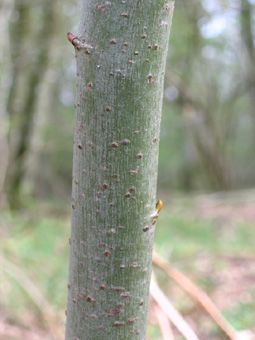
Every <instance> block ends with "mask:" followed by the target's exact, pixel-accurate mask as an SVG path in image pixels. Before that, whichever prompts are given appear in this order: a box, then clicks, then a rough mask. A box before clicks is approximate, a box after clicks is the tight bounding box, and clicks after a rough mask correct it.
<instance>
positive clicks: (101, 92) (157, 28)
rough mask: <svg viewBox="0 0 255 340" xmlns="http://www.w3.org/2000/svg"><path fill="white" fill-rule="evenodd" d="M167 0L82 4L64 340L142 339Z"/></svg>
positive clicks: (76, 42) (170, 6) (170, 11)
mask: <svg viewBox="0 0 255 340" xmlns="http://www.w3.org/2000/svg"><path fill="white" fill-rule="evenodd" d="M173 5H174V2H173V1H170V2H169V3H168V4H167V3H166V1H165V0H157V1H155V0H147V1H142V0H133V1H132V2H131V1H130V2H129V1H117V0H114V1H112V2H109V1H105V2H101V4H100V3H95V1H93V0H87V1H83V6H82V14H81V23H80V28H79V36H78V38H74V37H73V36H72V34H68V38H69V40H70V41H72V43H73V45H74V46H75V51H76V58H77V99H76V119H75V137H74V161H73V192H72V228H71V238H70V245H71V251H70V269H69V284H68V288H69V294H68V307H67V325H66V340H74V339H76V340H77V339H79V340H92V339H93V340H96V339H100V340H102V339H107V340H109V339H111V340H114V339H116V340H117V339H125V340H128V339H139V340H141V339H145V336H146V335H145V334H146V326H147V325H146V324H147V314H148V303H149V283H150V274H151V257H152V246H153V236H154V229H155V222H156V217H157V214H156V208H155V205H156V183H157V165H158V144H159V129H160V120H161V106H162V97H163V95H162V94H163V81H164V69H165V61H166V56H167V47H168V39H169V32H170V25H171V18H172V14H173Z"/></svg>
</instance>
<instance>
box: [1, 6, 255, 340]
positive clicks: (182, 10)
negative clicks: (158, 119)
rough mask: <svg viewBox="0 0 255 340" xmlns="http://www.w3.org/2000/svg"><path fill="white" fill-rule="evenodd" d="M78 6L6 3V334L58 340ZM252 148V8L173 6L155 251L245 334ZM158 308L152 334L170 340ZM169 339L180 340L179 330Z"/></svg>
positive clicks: (253, 269) (208, 325)
mask: <svg viewBox="0 0 255 340" xmlns="http://www.w3.org/2000/svg"><path fill="white" fill-rule="evenodd" d="M79 5H80V1H79V0H2V1H1V2H0V207H1V215H0V226H1V229H0V242H1V247H0V271H1V275H0V339H7V340H16V339H21V338H25V339H28V340H39V339H46V340H50V339H53V338H54V339H56V340H62V339H63V332H64V322H65V315H64V310H65V308H66V284H67V274H68V255H69V248H68V238H69V228H70V197H71V172H72V146H73V123H74V98H75V77H76V64H75V58H74V51H73V48H72V47H71V45H70V43H69V42H68V41H67V39H66V32H69V31H71V32H72V33H74V34H75V33H76V32H77V29H78V24H79V14H80V11H79ZM254 145H255V1H254V0H189V1H185V0H177V1H176V6H175V12H174V19H173V25H172V31H171V39H170V44H169V54H168V60H167V67H166V78H165V89H164V105H163V117H162V127H161V140H160V158H159V176H158V196H159V198H161V199H162V200H163V202H164V209H163V212H162V213H161V214H160V218H159V220H158V223H157V230H156V235H155V249H156V251H157V252H158V253H159V254H161V255H162V257H164V258H165V259H166V260H167V261H168V262H170V263H171V264H172V265H174V266H175V267H176V268H178V269H179V270H180V271H181V272H182V273H184V274H185V275H186V276H187V277H189V278H190V279H191V280H192V281H193V282H195V283H196V284H197V285H198V286H199V287H200V288H201V289H203V290H204V291H205V292H206V293H207V294H208V295H209V296H210V297H211V299H212V300H213V301H214V303H215V304H216V306H217V307H218V309H219V310H220V311H221V313H222V314H223V315H224V317H225V318H226V319H227V321H228V322H229V323H230V324H231V325H232V326H233V327H234V328H235V329H236V330H249V331H253V332H254V331H255V326H254V325H255V323H254V320H255V303H254V300H255V250H254V240H255V229H254V222H255V147H254ZM155 273H156V277H157V281H158V283H159V284H160V286H161V287H162V289H163V290H164V291H165V294H166V295H167V297H168V298H169V299H170V300H171V301H172V303H173V304H174V305H175V307H176V308H177V309H178V310H179V311H180V312H181V313H182V315H183V316H184V317H185V319H186V320H187V321H188V322H189V324H190V325H191V326H192V327H193V329H194V330H195V332H196V333H197V334H198V335H199V337H200V339H206V340H214V339H215V340H216V339H226V337H225V336H224V334H223V333H222V332H221V331H220V330H219V328H218V327H217V326H216V325H215V323H214V322H213V321H212V320H211V319H210V317H208V315H206V314H205V313H204V312H203V311H202V310H201V309H199V308H198V306H197V305H196V304H195V303H194V302H193V301H192V299H191V298H190V297H189V296H188V295H187V294H186V293H184V291H183V290H182V289H181V288H180V287H179V286H178V285H176V284H175V283H174V282H172V281H169V280H168V278H167V277H166V275H165V274H164V273H163V272H160V271H158V270H157V269H155ZM152 306H153V303H152ZM153 310H154V309H153V308H152V312H151V313H150V325H149V330H148V338H149V339H150V340H161V339H163V336H162V334H161V331H160V327H159V325H158V321H157V317H156V316H155V312H153ZM247 334H249V336H251V333H249V332H248V333H247ZM173 337H174V339H175V340H181V339H184V338H183V337H182V336H181V335H180V334H179V333H178V332H176V331H175V330H174V329H173ZM245 339H248V337H246V338H245ZM249 339H252V337H249ZM164 340H165V338H164ZM168 340H169V339H168Z"/></svg>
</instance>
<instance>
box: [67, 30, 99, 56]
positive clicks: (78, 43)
mask: <svg viewBox="0 0 255 340" xmlns="http://www.w3.org/2000/svg"><path fill="white" fill-rule="evenodd" d="M67 39H68V40H69V41H70V43H71V44H73V46H74V47H75V48H76V49H77V50H80V49H84V50H87V51H89V52H90V51H91V50H93V49H94V47H93V46H92V45H90V44H86V43H85V42H84V43H83V42H81V41H80V39H79V38H78V37H75V36H74V35H73V34H72V33H70V32H68V33H67Z"/></svg>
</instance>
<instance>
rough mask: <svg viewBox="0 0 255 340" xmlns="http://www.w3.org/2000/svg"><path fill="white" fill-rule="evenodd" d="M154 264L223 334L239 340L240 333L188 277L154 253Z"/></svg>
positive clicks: (232, 339) (233, 339) (231, 339)
mask: <svg viewBox="0 0 255 340" xmlns="http://www.w3.org/2000/svg"><path fill="white" fill-rule="evenodd" d="M152 262H153V264H154V265H156V266H157V267H159V268H160V269H162V270H163V271H164V272H166V273H167V275H168V276H169V277H170V278H172V279H173V280H174V281H175V282H176V283H177V284H178V285H179V286H180V287H181V288H182V289H183V290H184V291H185V292H186V293H188V294H189V296H190V297H191V298H192V299H193V300H194V301H195V302H196V303H197V304H199V305H200V306H201V307H202V308H203V310H205V311H206V312H207V313H208V314H209V315H210V316H211V318H212V319H213V320H214V321H215V323H216V324H217V325H218V326H219V328H220V329H221V330H222V332H223V333H224V334H225V335H226V336H227V338H228V339H230V340H237V339H238V333H237V332H236V331H235V330H234V329H233V327H232V326H231V325H230V324H229V323H228V322H227V321H226V319H225V318H224V317H223V316H222V314H221V313H220V311H219V310H218V308H217V307H216V306H215V304H214V303H213V302H212V300H211V299H210V298H209V296H208V295H207V294H206V293H205V292H203V291H202V290H201V289H200V288H198V287H197V286H196V285H195V284H194V283H193V282H191V281H190V280H189V279H188V278H187V277H186V276H184V275H183V274H182V273H180V272H179V271H178V270H177V269H175V268H174V267H173V266H172V265H170V264H169V263H168V262H166V261H164V260H163V259H162V258H160V256H159V255H158V254H157V253H155V252H154V253H153V256H152Z"/></svg>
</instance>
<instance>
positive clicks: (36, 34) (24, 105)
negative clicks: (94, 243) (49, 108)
mask: <svg viewBox="0 0 255 340" xmlns="http://www.w3.org/2000/svg"><path fill="white" fill-rule="evenodd" d="M33 10H34V9H33V8H31V7H29V6H27V4H26V2H25V1H24V0H17V1H16V2H15V6H14V12H15V13H17V15H18V16H19V19H18V20H17V21H16V22H14V23H13V24H12V25H11V27H10V33H11V34H10V36H11V39H10V42H11V52H12V57H13V74H12V84H11V87H10V92H9V97H8V104H7V110H8V114H9V120H10V128H9V136H8V137H9V138H8V139H9V162H8V168H7V175H6V179H5V190H6V192H7V196H8V200H9V204H10V207H11V208H14V209H16V208H18V207H19V206H20V204H21V199H20V190H21V185H22V181H23V178H24V175H25V160H26V155H27V152H28V151H29V149H30V136H31V133H32V129H33V125H34V115H35V112H36V104H37V100H38V97H39V91H38V90H39V84H40V82H41V80H42V78H43V75H44V72H45V69H46V67H47V63H48V50H49V45H50V38H51V34H52V32H53V27H54V26H53V25H54V1H51V0H50V1H44V2H43V4H42V11H43V19H42V21H41V22H38V21H36V20H35V17H36V15H37V13H36V12H34V11H33ZM38 41H40V44H38ZM31 46H33V49H32V48H31Z"/></svg>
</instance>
